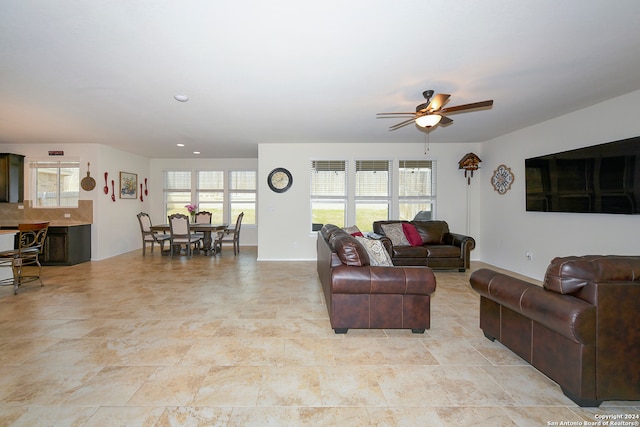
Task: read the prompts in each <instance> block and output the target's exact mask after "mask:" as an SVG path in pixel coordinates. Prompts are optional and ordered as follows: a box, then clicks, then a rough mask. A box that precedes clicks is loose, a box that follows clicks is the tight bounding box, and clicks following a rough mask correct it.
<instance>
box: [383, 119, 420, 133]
mask: <svg viewBox="0 0 640 427" xmlns="http://www.w3.org/2000/svg"><path fill="white" fill-rule="evenodd" d="M414 120H415V119H414V118H410V119H409V120H405V121H404V122H400V123H396V124H395V125H393V126H389V130H396V129H400V128H401V127H403V126H406V125H408V124H410V123H413V122H414Z"/></svg>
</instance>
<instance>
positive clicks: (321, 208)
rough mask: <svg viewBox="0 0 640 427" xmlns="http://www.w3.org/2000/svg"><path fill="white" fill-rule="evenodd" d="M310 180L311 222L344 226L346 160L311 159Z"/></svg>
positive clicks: (345, 210)
mask: <svg viewBox="0 0 640 427" xmlns="http://www.w3.org/2000/svg"><path fill="white" fill-rule="evenodd" d="M310 182H311V222H312V224H335V225H337V226H339V227H344V224H345V216H346V213H347V162H346V161H344V160H337V161H333V160H314V161H312V162H311V180H310ZM312 227H313V228H317V226H312Z"/></svg>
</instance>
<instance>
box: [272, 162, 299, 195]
mask: <svg viewBox="0 0 640 427" xmlns="http://www.w3.org/2000/svg"><path fill="white" fill-rule="evenodd" d="M267 184H268V185H269V188H271V190H273V191H275V192H276V193H284V192H285V191H287V190H288V189H289V188H291V185H292V184H293V176H291V172H289V171H288V170H286V169H284V168H275V169H274V170H272V171H271V172H270V173H269V176H268V177H267Z"/></svg>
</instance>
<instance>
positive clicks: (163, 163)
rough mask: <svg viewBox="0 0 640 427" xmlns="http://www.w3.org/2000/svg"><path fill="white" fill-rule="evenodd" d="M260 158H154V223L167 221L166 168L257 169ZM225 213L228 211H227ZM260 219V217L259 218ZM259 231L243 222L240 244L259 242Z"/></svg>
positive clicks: (151, 181) (151, 183)
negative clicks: (164, 186) (165, 212)
mask: <svg viewBox="0 0 640 427" xmlns="http://www.w3.org/2000/svg"><path fill="white" fill-rule="evenodd" d="M257 168H258V159H152V160H151V172H150V174H149V200H150V206H149V215H150V216H151V222H152V223H153V224H161V223H166V222H167V218H166V217H165V216H164V195H163V192H162V188H163V183H162V180H163V173H164V171H166V170H194V171H196V170H218V171H232V170H238V171H240V170H256V169H257ZM225 215H227V213H226V212H225ZM235 221H236V218H226V217H225V222H228V223H229V224H235ZM258 221H259V219H258ZM257 236H258V231H257V227H256V226H255V225H250V224H246V223H242V228H241V233H240V245H242V246H255V245H257V244H258V237H257Z"/></svg>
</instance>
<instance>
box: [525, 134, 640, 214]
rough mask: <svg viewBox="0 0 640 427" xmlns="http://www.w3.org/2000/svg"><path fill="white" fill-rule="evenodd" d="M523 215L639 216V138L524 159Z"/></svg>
mask: <svg viewBox="0 0 640 427" xmlns="http://www.w3.org/2000/svg"><path fill="white" fill-rule="evenodd" d="M525 171H526V172H525V174H526V203H527V211H537V212H577V213H608V214H640V207H639V206H638V201H639V200H640V137H635V138H629V139H624V140H620V141H614V142H609V143H606V144H599V145H594V146H591V147H585V148H579V149H577V150H570V151H563V152H560V153H555V154H549V155H546V156H541V157H534V158H531V159H526V160H525Z"/></svg>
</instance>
